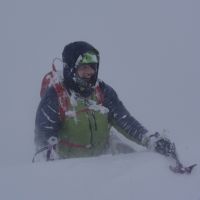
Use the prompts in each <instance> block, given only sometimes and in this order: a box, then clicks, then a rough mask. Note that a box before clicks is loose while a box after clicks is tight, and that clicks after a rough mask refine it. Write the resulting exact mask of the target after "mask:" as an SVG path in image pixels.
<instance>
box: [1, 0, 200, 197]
mask: <svg viewBox="0 0 200 200" xmlns="http://www.w3.org/2000/svg"><path fill="white" fill-rule="evenodd" d="M199 6H200V2H199V1H195V0H168V1H162V0H160V1H158V0H151V1H149V0H144V1H129V0H124V1H114V0H113V1H112V0H110V1H109V0H101V1H93V0H84V1H81V0H68V1H64V0H57V1H40V0H34V1H31V0H30V1H29V0H18V1H7V0H1V1H0V24H1V35H0V44H1V45H0V58H1V59H0V63H1V67H0V91H1V98H0V122H1V123H0V133H1V135H0V199H4V200H12V199H19V200H23V199H30V200H31V199H37V200H39V199H42V200H44V199H49V200H51V199H52V200H53V199H80V198H81V199H82V200H88V199H95V200H99V199H101V200H102V199H115V200H116V199H120V200H121V199H125V200H128V199H137V200H140V199H141V200H146V199H152V200H160V199H162V200H165V199H167V200H169V199H170V200H179V199H181V200H189V199H191V200H200V192H199V191H198V190H199V185H200V170H199V167H197V168H196V169H195V170H194V172H193V174H191V175H190V176H187V175H175V174H173V173H172V172H170V171H169V169H168V165H169V163H168V161H167V160H166V159H165V158H163V157H162V156H160V155H156V154H153V153H147V152H143V151H142V152H138V153H134V154H129V155H118V156H111V155H107V156H100V157H97V158H84V159H83V158H81V159H70V160H63V161H58V162H50V163H36V164H32V163H31V160H32V156H33V153H34V145H33V135H34V134H33V132H34V118H35V112H36V108H37V105H38V103H39V100H40V99H39V90H40V83H41V78H42V76H43V75H44V74H45V73H46V72H47V71H48V70H49V69H50V65H51V60H52V59H53V58H54V57H56V56H57V57H61V52H62V50H63V48H64V45H65V44H67V43H69V42H71V41H75V40H86V41H88V42H90V43H92V44H93V45H94V46H96V47H97V48H98V49H99V51H100V53H101V63H100V74H99V75H100V78H102V79H103V80H104V81H105V82H107V83H108V84H110V85H112V87H113V88H115V90H116V91H117V93H118V94H119V97H120V98H121V100H122V101H123V102H124V104H125V105H126V107H127V109H128V110H129V111H130V112H131V113H132V114H133V116H134V117H135V118H136V119H138V120H139V121H140V122H141V123H142V124H143V125H144V126H145V127H146V128H148V129H149V130H152V131H162V129H166V130H167V131H169V132H168V133H167V134H168V135H169V136H170V138H171V139H172V140H173V141H175V143H176V145H177V149H178V152H179V155H180V158H181V160H182V161H183V162H184V163H185V164H186V165H188V164H191V163H197V164H198V165H200V156H199V152H200V145H199V141H200V136H199V124H200V107H199V102H200V93H199V85H200V79H199V74H200V68H199V66H200V62H199V53H200V49H199V47H200V39H199V35H200V27H199V17H200V16H199Z"/></svg>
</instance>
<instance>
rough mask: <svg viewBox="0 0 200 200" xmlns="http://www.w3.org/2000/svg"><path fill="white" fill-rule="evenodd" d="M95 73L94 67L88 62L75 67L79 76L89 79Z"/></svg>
mask: <svg viewBox="0 0 200 200" xmlns="http://www.w3.org/2000/svg"><path fill="white" fill-rule="evenodd" d="M95 73H96V71H95V69H94V68H92V67H91V66H90V65H89V64H85V65H81V66H79V67H78V69H77V74H78V76H79V77H80V78H83V79H86V80H89V79H90V78H91V77H92V76H93V75H94V74H95Z"/></svg>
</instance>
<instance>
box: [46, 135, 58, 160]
mask: <svg viewBox="0 0 200 200" xmlns="http://www.w3.org/2000/svg"><path fill="white" fill-rule="evenodd" d="M47 142H48V150H47V155H46V156H47V161H49V160H55V159H58V154H57V153H56V148H57V144H58V138H57V137H55V136H51V137H50V138H49V139H48V140H47Z"/></svg>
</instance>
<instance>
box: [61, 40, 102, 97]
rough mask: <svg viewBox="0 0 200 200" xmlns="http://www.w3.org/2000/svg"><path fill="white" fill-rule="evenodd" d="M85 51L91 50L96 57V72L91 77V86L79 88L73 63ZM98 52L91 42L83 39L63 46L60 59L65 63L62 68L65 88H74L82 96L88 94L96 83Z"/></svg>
mask: <svg viewBox="0 0 200 200" xmlns="http://www.w3.org/2000/svg"><path fill="white" fill-rule="evenodd" d="M87 52H93V53H94V54H95V55H96V56H97V59H98V64H97V71H96V74H95V75H94V76H93V77H92V80H91V87H88V88H84V89H83V88H82V89H80V87H79V85H78V84H77V83H76V81H75V64H76V61H77V59H78V58H79V56H83V54H85V53H87ZM99 59H100V58H99V52H98V50H97V49H96V48H94V47H93V46H92V45H91V44H89V43H87V42H84V41H77V42H72V43H70V44H68V45H66V46H65V47H64V50H63V52H62V60H63V63H65V67H64V70H63V76H64V84H65V86H66V87H67V88H69V89H72V90H74V91H75V92H77V93H80V94H81V95H82V96H85V97H87V96H89V95H90V94H91V93H92V91H93V88H92V87H94V86H95V84H96V81H97V77H98V70H99Z"/></svg>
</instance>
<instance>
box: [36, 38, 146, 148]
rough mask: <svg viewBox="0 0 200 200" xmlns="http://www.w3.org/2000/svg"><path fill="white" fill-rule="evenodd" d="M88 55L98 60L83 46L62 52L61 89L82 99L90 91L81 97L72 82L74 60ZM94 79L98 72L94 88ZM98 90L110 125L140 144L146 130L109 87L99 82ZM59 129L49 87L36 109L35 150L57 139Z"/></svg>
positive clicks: (77, 44)
mask: <svg viewBox="0 0 200 200" xmlns="http://www.w3.org/2000/svg"><path fill="white" fill-rule="evenodd" d="M88 51H93V52H95V53H96V55H97V56H98V59H99V52H98V51H97V50H96V49H95V48H94V47H93V46H91V45H90V44H88V43H86V42H74V43H71V44H69V45H67V46H66V47H65V48H64V50H63V54H62V58H63V62H64V63H66V65H67V67H65V68H64V70H63V75H64V86H65V88H66V89H67V90H68V91H69V90H74V91H75V92H78V93H80V94H81V96H83V97H88V96H90V95H91V94H92V92H93V88H90V89H89V90H86V91H84V92H83V93H81V92H80V91H79V88H78V87H77V85H76V83H75V82H74V81H73V75H74V65H75V62H76V60H77V58H78V56H79V55H82V54H84V53H85V52H88ZM98 67H99V66H98ZM97 77H98V70H97V73H96V74H95V76H94V77H93V84H94V85H95V83H96V81H97ZM99 87H100V89H101V92H102V94H103V97H104V98H103V99H104V100H103V106H104V107H106V108H108V110H109V113H108V120H109V122H110V124H111V125H113V126H114V127H115V128H116V129H117V130H118V131H119V132H121V133H123V134H124V135H125V136H126V137H128V138H129V139H131V140H133V141H135V142H137V143H139V144H142V140H143V138H144V136H145V134H146V133H147V130H146V129H145V128H144V127H143V126H142V125H141V124H140V123H139V122H138V121H137V120H136V119H135V118H134V117H133V116H131V115H130V113H129V112H128V111H127V109H126V108H125V106H124V105H123V103H122V102H121V101H120V100H119V98H118V96H117V94H116V92H115V91H114V89H113V88H112V87H110V86H109V85H107V84H106V83H104V82H103V81H99ZM61 127H62V121H61V119H60V114H59V102H58V96H57V93H56V91H55V89H54V88H53V87H51V88H49V89H48V90H47V92H46V94H45V95H44V97H43V98H42V99H41V101H40V104H39V106H38V109H37V113H36V120H35V143H36V146H37V147H38V148H40V147H43V146H45V145H46V144H47V140H48V138H49V137H51V136H58V132H59V130H60V129H61Z"/></svg>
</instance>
